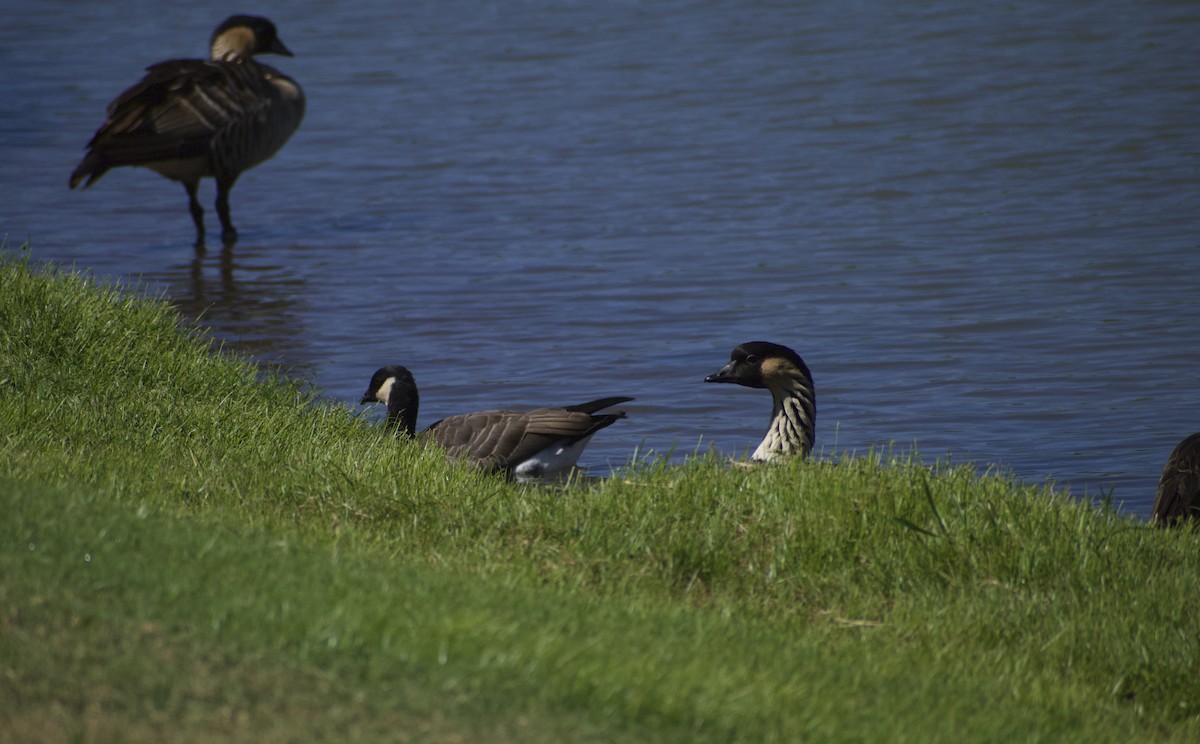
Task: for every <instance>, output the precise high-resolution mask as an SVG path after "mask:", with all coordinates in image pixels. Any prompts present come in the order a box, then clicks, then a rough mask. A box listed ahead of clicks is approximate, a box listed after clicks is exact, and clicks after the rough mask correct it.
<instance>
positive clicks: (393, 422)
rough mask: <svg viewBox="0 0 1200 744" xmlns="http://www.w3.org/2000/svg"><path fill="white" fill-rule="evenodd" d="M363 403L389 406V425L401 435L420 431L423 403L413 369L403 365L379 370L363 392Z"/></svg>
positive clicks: (361, 401)
mask: <svg viewBox="0 0 1200 744" xmlns="http://www.w3.org/2000/svg"><path fill="white" fill-rule="evenodd" d="M359 403H360V404H363V403H383V404H384V405H386V406H387V409H388V416H387V421H388V428H390V429H394V430H395V432H396V435H397V436H400V435H401V434H408V435H409V436H412V435H414V434H415V433H416V431H417V407H418V406H419V405H420V398H419V397H418V395H417V383H416V381H415V380H413V376H412V372H409V371H408V369H406V368H404V367H401V366H400V365H399V364H393V365H391V366H388V367H381V368H380V369H378V370H377V371H376V372H375V374H374V375H372V376H371V383H370V384H369V385H367V392H365V393H363V397H362V400H360V401H359Z"/></svg>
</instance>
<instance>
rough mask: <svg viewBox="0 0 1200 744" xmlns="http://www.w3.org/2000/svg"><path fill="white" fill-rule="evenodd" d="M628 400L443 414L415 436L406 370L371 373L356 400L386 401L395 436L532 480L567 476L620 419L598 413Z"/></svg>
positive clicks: (413, 391) (414, 402)
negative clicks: (603, 432)
mask: <svg viewBox="0 0 1200 744" xmlns="http://www.w3.org/2000/svg"><path fill="white" fill-rule="evenodd" d="M631 400H633V398H625V397H612V398H600V399H599V400H593V401H589V402H587V403H580V404H579V405H577V406H566V407H564V408H537V409H534V410H532V411H525V412H519V411H479V412H477V413H464V414H460V415H457V416H449V417H447V418H444V419H442V420H441V421H438V422H436V423H434V424H432V425H431V426H429V428H427V429H425V430H424V431H422V432H421V433H420V434H417V408H418V405H419V396H418V394H417V384H416V382H415V381H414V380H413V376H412V373H411V372H409V371H408V369H406V368H405V367H402V366H400V365H392V366H389V367H383V368H382V369H380V370H378V371H377V372H376V373H375V374H374V376H372V377H371V383H370V384H369V385H368V386H367V391H366V392H365V393H363V397H362V400H361V401H360V403H383V404H384V405H386V406H387V410H388V413H387V425H388V427H389V428H392V429H394V430H395V432H396V435H397V436H402V435H407V436H415V437H417V439H418V440H423V441H432V442H434V443H436V444H437V445H439V446H441V447H442V448H444V449H445V450H446V455H447V456H448V457H452V458H461V459H466V460H469V461H470V462H472V463H473V464H475V465H476V466H477V467H480V468H482V469H484V470H486V471H489V472H498V473H506V474H507V475H509V476H510V477H512V478H515V479H516V480H517V481H519V482H522V483H531V482H548V481H554V480H559V479H561V478H563V477H564V476H566V475H568V474H569V473H570V472H571V471H572V470H573V469H574V467H575V463H576V462H578V461H579V456H580V455H581V454H582V453H583V448H584V447H586V446H587V443H588V442H589V441H590V440H591V438H592V435H594V434H595V433H596V432H598V431H600V430H601V429H603V428H604V427H606V426H610V425H612V424H613V423H615V422H616V421H617V420H618V419H622V418H625V413H624V412H623V411H615V412H613V413H604V414H597V411H600V410H602V409H605V408H608V407H610V406H615V405H618V404H620V403H626V402H628V401H631Z"/></svg>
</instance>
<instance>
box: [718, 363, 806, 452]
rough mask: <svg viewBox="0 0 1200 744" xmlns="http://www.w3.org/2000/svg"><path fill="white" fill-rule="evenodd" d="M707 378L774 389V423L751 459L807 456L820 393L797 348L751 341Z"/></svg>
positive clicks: (772, 420) (772, 413) (772, 422)
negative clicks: (817, 394)
mask: <svg viewBox="0 0 1200 744" xmlns="http://www.w3.org/2000/svg"><path fill="white" fill-rule="evenodd" d="M704 381H705V382H730V383H734V384H736V385H744V386H745V387H751V388H761V389H766V390H770V391H771V399H772V401H773V405H772V409H771V424H770V426H768V427H767V434H766V436H765V437H763V440H762V443H761V444H759V445H758V449H756V450H754V454H753V455H751V459H753V460H761V461H768V460H775V459H779V458H783V457H792V456H800V457H807V456H808V454H809V453H810V452H812V448H813V442H814V441H815V440H816V422H817V396H816V391H815V389H814V388H813V379H812V374H810V373H809V371H808V366H807V365H805V364H804V360H803V359H801V358H800V355H799V354H797V353H796V352H794V351H792V350H791V349H789V348H788V347H786V346H780V345H779V344H773V343H770V342H767V341H751V342H749V343H745V344H742V345H740V346H738V347H737V348H735V349H734V350H733V352H732V353H731V354H730V355H729V364H726V365H725V366H724V367H722V368H721V369H720V370H719V371H717V372H716V373H714V374H711V375H709V376H708V377H705V378H704Z"/></svg>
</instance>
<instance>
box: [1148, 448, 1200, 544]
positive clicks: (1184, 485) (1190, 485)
mask: <svg viewBox="0 0 1200 744" xmlns="http://www.w3.org/2000/svg"><path fill="white" fill-rule="evenodd" d="M1150 519H1151V521H1153V522H1155V523H1156V524H1158V525H1160V526H1162V527H1173V526H1175V525H1177V524H1180V523H1182V522H1184V521H1186V520H1189V519H1200V432H1196V433H1195V434H1193V435H1191V436H1190V437H1188V438H1186V439H1184V440H1183V441H1182V442H1180V443H1179V444H1178V445H1176V447H1175V450H1174V451H1173V452H1172V453H1171V456H1170V457H1168V458H1167V464H1166V465H1165V466H1164V467H1163V471H1162V476H1161V477H1160V478H1159V479H1158V492H1157V493H1156V494H1155V496H1154V511H1153V512H1152V513H1151V516H1150Z"/></svg>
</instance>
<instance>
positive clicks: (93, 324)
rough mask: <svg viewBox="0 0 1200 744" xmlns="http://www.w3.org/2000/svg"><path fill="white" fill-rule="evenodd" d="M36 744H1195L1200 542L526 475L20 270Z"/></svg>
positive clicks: (10, 392) (12, 616)
mask: <svg viewBox="0 0 1200 744" xmlns="http://www.w3.org/2000/svg"><path fill="white" fill-rule="evenodd" d="M0 514H3V515H4V518H3V519H0V742H7V741H10V740H11V741H22V742H24V741H63V740H75V741H115V740H120V741H203V740H210V739H212V738H214V737H219V738H221V739H226V740H234V741H268V742H269V741H313V740H337V741H345V740H389V741H390V740H402V741H404V740H408V741H478V740H487V741H499V742H504V741H522V742H525V741H533V742H537V741H597V742H600V741H604V742H610V741H688V742H690V741H731V740H737V741H752V742H758V741H801V740H816V741H920V742H927V741H961V740H972V741H1012V740H1019V741H1081V740H1087V741H1101V742H1106V741H1131V740H1137V741H1146V740H1155V741H1194V740H1197V737H1200V592H1197V591H1196V587H1197V581H1198V577H1200V544H1198V537H1200V536H1198V535H1197V534H1196V533H1195V532H1191V531H1174V532H1167V531H1163V530H1157V529H1153V528H1150V527H1148V526H1147V525H1145V524H1144V523H1141V522H1138V521H1136V520H1133V519H1130V518H1125V517H1121V516H1118V515H1116V514H1114V513H1113V512H1111V511H1108V510H1105V509H1096V508H1092V507H1089V506H1086V505H1082V504H1079V503H1076V502H1074V501H1073V500H1072V499H1070V498H1069V497H1068V496H1067V495H1064V494H1060V493H1057V492H1054V491H1052V490H1051V489H1049V488H1039V487H1033V486H1024V485H1017V484H1014V483H1012V482H1011V481H1010V480H1008V479H1006V478H1004V477H998V476H983V477H981V476H978V475H977V474H976V473H975V472H974V470H973V469H971V468H969V467H965V466H950V465H937V466H934V467H932V468H930V467H927V466H923V465H921V464H920V463H918V462H915V461H914V460H913V459H911V458H909V457H907V456H892V455H891V454H887V453H877V454H873V455H871V456H868V457H862V458H846V459H844V460H842V461H841V462H839V463H837V464H836V465H835V464H831V463H822V462H794V463H790V464H787V465H784V466H780V467H761V468H749V469H747V468H741V467H732V468H731V467H729V466H728V465H727V464H726V463H723V462H720V461H718V460H715V459H711V458H699V459H696V460H695V461H692V462H689V463H687V464H685V465H682V466H663V465H654V464H649V465H643V466H640V467H637V468H634V469H633V470H631V471H630V472H629V473H627V474H625V475H624V476H623V477H618V478H613V479H609V480H606V481H602V482H598V483H592V484H586V485H576V486H571V487H566V488H526V487H519V486H516V485H512V484H508V483H504V482H502V481H499V480H497V479H494V478H488V477H486V476H482V475H480V474H478V473H475V472H472V471H470V470H468V469H466V468H463V467H460V466H457V465H454V464H449V463H446V462H444V461H443V459H442V458H441V457H440V456H439V455H438V454H437V453H436V452H431V451H426V450H422V449H420V448H419V447H416V446H413V445H411V444H408V443H401V442H397V441H395V440H393V439H390V438H388V437H386V436H385V435H384V434H383V433H382V432H380V431H379V430H378V428H377V427H374V426H372V425H370V424H368V423H366V422H364V421H363V420H360V419H358V418H356V417H355V416H354V415H353V412H352V411H351V410H350V408H349V407H341V406H332V405H329V404H322V403H318V402H316V401H315V399H314V397H313V396H312V395H311V394H310V393H309V392H308V391H307V390H306V389H305V387H304V386H303V385H300V384H296V383H293V382H290V381H288V380H286V379H283V378H281V377H278V376H273V375H269V374H264V373H262V372H261V371H260V370H259V369H257V368H256V367H254V366H253V365H251V364H248V363H246V362H243V361H238V360H235V359H231V358H228V357H226V356H223V355H221V354H220V353H219V351H214V349H213V348H212V345H211V344H210V342H209V340H208V338H207V337H206V336H205V335H204V334H203V333H202V332H199V331H197V330H195V329H194V328H192V327H190V326H188V325H187V324H186V323H184V322H182V321H181V320H180V319H179V318H178V316H177V315H176V314H175V313H174V312H172V311H171V310H170V309H169V308H168V306H167V305H165V304H164V303H161V302H155V301H147V300H145V299H139V298H137V297H135V296H134V295H132V294H130V293H126V292H120V291H116V290H114V289H111V288H106V287H102V286H96V285H95V284H94V283H92V282H89V281H86V280H85V279H82V278H80V277H78V276H75V275H71V274H68V273H64V272H59V271H55V270H52V269H43V270H32V269H31V268H30V267H29V266H28V265H27V264H26V263H25V262H24V261H23V260H22V259H20V258H19V257H13V256H11V255H10V256H9V257H7V258H5V259H3V262H2V263H0Z"/></svg>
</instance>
